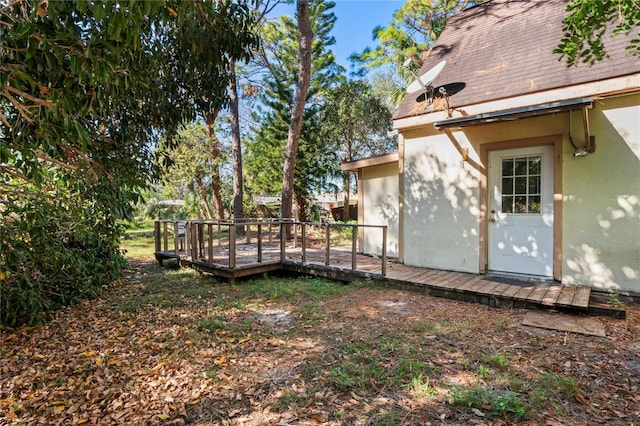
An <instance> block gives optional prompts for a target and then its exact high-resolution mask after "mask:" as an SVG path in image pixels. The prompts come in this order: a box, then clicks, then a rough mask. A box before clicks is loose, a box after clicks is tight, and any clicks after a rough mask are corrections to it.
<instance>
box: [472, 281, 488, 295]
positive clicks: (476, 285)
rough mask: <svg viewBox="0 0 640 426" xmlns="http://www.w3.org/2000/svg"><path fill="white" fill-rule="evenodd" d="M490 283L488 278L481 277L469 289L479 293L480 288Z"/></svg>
mask: <svg viewBox="0 0 640 426" xmlns="http://www.w3.org/2000/svg"><path fill="white" fill-rule="evenodd" d="M487 284H489V283H488V282H487V280H486V279H484V278H480V279H479V280H478V281H474V282H473V285H472V286H471V287H470V288H469V291H471V292H474V293H479V292H480V289H482V288H483V287H484V286H486V285H487Z"/></svg>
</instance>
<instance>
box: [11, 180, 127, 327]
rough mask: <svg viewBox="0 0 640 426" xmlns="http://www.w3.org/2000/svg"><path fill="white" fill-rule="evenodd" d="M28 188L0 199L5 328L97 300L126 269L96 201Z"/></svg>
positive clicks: (115, 231) (116, 231)
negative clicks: (64, 308) (120, 272)
mask: <svg viewBox="0 0 640 426" xmlns="http://www.w3.org/2000/svg"><path fill="white" fill-rule="evenodd" d="M29 189H30V188H25V190H24V191H22V192H16V194H13V195H8V196H6V197H5V198H4V199H0V210H2V216H3V220H2V222H1V223H0V323H1V324H4V325H9V326H16V325H20V324H23V323H30V324H33V323H39V322H42V321H44V320H45V319H46V318H47V317H48V314H49V313H50V311H51V310H52V309H54V308H56V307H58V306H61V305H67V304H73V303H75V302H77V301H79V300H81V299H85V298H92V297H95V296H97V295H98V294H99V293H100V290H101V288H102V287H103V286H104V285H105V284H108V283H109V282H111V281H112V280H113V279H114V278H115V277H116V276H117V274H118V272H119V270H120V269H121V268H122V267H123V266H124V265H125V260H124V257H123V256H122V254H121V252H120V250H119V235H120V227H119V226H118V225H116V223H115V220H112V219H109V215H104V214H100V212H99V211H96V209H98V206H97V203H95V202H91V201H89V200H86V199H84V200H83V199H82V198H81V197H79V196H72V195H71V194H70V193H68V192H66V191H59V190H58V191H43V192H36V191H31V190H29ZM31 189H32V188H31ZM62 194H64V195H62ZM97 218H100V219H97Z"/></svg>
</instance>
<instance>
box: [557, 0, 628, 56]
mask: <svg viewBox="0 0 640 426" xmlns="http://www.w3.org/2000/svg"><path fill="white" fill-rule="evenodd" d="M566 10H567V12H569V15H568V16H567V17H566V18H565V19H564V20H563V21H562V24H563V26H562V31H563V36H562V40H561V41H560V44H559V45H558V47H557V49H555V51H554V53H558V54H560V59H561V60H562V59H565V60H566V61H567V66H573V65H577V64H578V63H579V62H584V63H588V64H589V65H593V64H594V63H596V62H597V61H601V60H602V59H604V58H605V57H606V56H607V52H606V50H605V47H604V44H603V42H602V40H603V39H604V35H605V33H606V32H607V31H608V30H610V29H611V27H613V34H615V35H621V34H627V33H629V32H631V31H634V32H635V31H637V32H636V33H635V35H637V36H638V37H637V38H634V39H631V41H630V42H629V45H628V46H627V50H628V51H629V53H631V54H632V55H638V54H640V30H639V28H640V4H638V1H637V0H574V1H572V2H571V3H569V4H568V5H567V7H566Z"/></svg>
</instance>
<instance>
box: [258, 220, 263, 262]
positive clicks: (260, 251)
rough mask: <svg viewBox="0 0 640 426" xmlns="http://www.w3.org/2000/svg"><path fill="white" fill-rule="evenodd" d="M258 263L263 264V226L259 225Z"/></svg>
mask: <svg viewBox="0 0 640 426" xmlns="http://www.w3.org/2000/svg"><path fill="white" fill-rule="evenodd" d="M258 263H262V224H261V223H258Z"/></svg>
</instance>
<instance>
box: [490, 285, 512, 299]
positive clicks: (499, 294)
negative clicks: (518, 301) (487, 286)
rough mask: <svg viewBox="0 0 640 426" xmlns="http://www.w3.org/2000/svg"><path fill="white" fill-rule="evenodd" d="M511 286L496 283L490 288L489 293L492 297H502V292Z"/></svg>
mask: <svg viewBox="0 0 640 426" xmlns="http://www.w3.org/2000/svg"><path fill="white" fill-rule="evenodd" d="M511 287H513V286H512V285H510V284H505V283H498V285H497V286H496V287H495V288H493V290H491V295H492V296H494V297H498V298H502V294H503V293H504V292H505V291H507V290H509V289H510V288H511Z"/></svg>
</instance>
